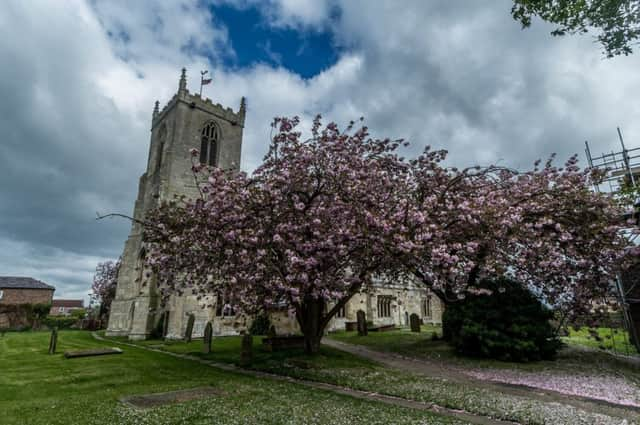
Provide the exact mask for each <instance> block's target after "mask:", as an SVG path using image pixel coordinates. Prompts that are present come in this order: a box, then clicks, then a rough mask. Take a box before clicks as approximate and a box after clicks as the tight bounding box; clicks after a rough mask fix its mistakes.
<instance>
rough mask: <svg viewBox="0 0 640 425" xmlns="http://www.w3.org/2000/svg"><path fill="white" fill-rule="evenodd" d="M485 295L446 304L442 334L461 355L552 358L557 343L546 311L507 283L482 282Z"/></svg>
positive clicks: (519, 288) (526, 293)
mask: <svg viewBox="0 0 640 425" xmlns="http://www.w3.org/2000/svg"><path fill="white" fill-rule="evenodd" d="M478 286H479V288H484V289H488V290H490V291H492V294H491V295H472V294H469V295H467V297H466V298H465V299H464V300H461V301H459V302H456V303H451V304H450V305H447V308H446V309H445V312H444V315H443V317H442V323H443V336H444V338H445V339H446V340H448V341H449V342H450V344H451V345H452V346H453V347H454V348H455V349H456V351H458V352H459V353H461V354H465V355H469V356H474V357H487V358H493V359H497V360H504V361H519V362H526V361H535V360H542V359H552V358H554V357H555V355H556V353H557V351H558V349H559V348H560V345H561V342H560V341H559V340H558V338H557V336H556V335H555V333H554V330H553V328H552V326H551V324H550V323H549V321H550V320H551V319H552V318H553V313H552V311H551V310H549V309H548V308H546V307H545V306H543V305H542V303H540V301H539V300H538V299H536V297H535V296H534V295H533V294H532V293H531V292H530V291H528V290H527V289H526V288H523V287H522V285H520V284H518V283H517V282H513V281H510V280H508V279H496V280H483V281H482V282H480V283H479V285H478Z"/></svg>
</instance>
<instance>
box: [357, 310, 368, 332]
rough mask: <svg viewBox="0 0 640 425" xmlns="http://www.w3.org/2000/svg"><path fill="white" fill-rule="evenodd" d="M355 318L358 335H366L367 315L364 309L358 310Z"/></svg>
mask: <svg viewBox="0 0 640 425" xmlns="http://www.w3.org/2000/svg"><path fill="white" fill-rule="evenodd" d="M356 318H357V320H358V336H367V316H366V315H365V314H364V311H362V310H358V312H357V313H356Z"/></svg>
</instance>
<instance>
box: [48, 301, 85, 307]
mask: <svg viewBox="0 0 640 425" xmlns="http://www.w3.org/2000/svg"><path fill="white" fill-rule="evenodd" d="M51 307H80V308H82V307H84V301H83V300H53V301H52V304H51Z"/></svg>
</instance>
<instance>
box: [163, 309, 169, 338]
mask: <svg viewBox="0 0 640 425" xmlns="http://www.w3.org/2000/svg"><path fill="white" fill-rule="evenodd" d="M168 333H169V311H168V310H167V311H165V312H164V315H163V316H162V337H163V338H166V337H167V334H168Z"/></svg>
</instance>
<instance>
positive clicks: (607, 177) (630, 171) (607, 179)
mask: <svg viewBox="0 0 640 425" xmlns="http://www.w3.org/2000/svg"><path fill="white" fill-rule="evenodd" d="M617 130H618V138H619V139H620V146H621V147H622V150H621V151H618V152H614V151H611V153H603V154H602V155H600V156H596V157H594V156H592V155H591V149H590V148H589V142H587V141H585V142H584V145H585V153H586V155H587V161H588V162H589V168H595V169H598V170H600V171H602V172H603V178H602V180H601V181H599V182H596V183H595V184H594V189H595V190H596V191H598V192H600V191H602V186H603V185H604V186H606V187H605V189H608V190H607V191H608V192H617V191H618V190H620V189H621V188H622V185H623V184H626V185H629V184H630V185H631V186H633V187H635V186H636V183H637V181H638V179H639V178H640V148H633V149H627V148H626V147H625V145H624V139H623V138H622V132H621V131H620V127H618V128H617Z"/></svg>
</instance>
